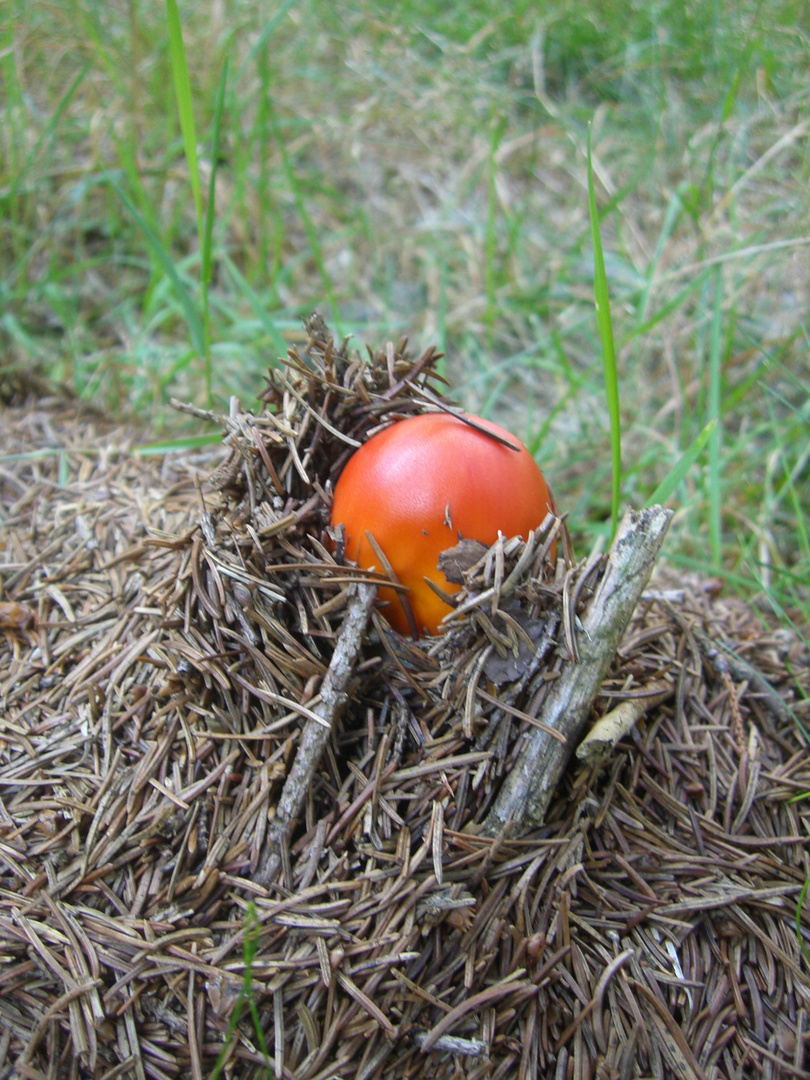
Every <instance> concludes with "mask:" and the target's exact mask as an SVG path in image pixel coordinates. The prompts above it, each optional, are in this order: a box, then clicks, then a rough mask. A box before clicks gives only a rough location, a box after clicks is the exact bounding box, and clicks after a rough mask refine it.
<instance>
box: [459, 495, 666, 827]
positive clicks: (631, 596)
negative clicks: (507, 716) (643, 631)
mask: <svg viewBox="0 0 810 1080" xmlns="http://www.w3.org/2000/svg"><path fill="white" fill-rule="evenodd" d="M671 518H672V511H671V510H666V509H665V508H664V507H662V506H652V507H649V508H648V509H646V510H640V511H635V510H628V511H627V513H626V514H625V515H624V518H623V519H622V521H621V523H620V525H619V528H618V531H617V533H616V536H615V538H614V540H613V544H612V545H611V548H610V551H609V553H608V558H607V564H606V566H605V573H604V576H603V578H602V581H601V582H600V584H599V587H598V589H597V591H596V593H595V595H594V596H593V598H592V600H591V602H590V604H589V606H588V609H587V611H586V612H585V614H584V615H583V616H582V630H581V632H580V635H579V639H578V645H579V653H580V657H579V660H578V661H573V660H570V661H569V660H566V661H564V662H563V664H562V667H561V670H560V675H559V678H558V679H557V680H556V681H555V683H554V685H553V687H552V689H551V690H550V692H549V694H548V696H547V697H546V699H545V701H544V703H543V707H542V709H541V712H540V715H539V717H538V719H539V720H541V721H543V723H544V724H547V725H549V726H550V727H551V728H553V729H554V730H555V731H557V732H559V733H561V734H563V735H564V736H565V742H564V743H561V742H560V741H559V740H558V739H556V738H554V737H553V736H552V735H550V734H549V733H548V732H547V731H543V730H541V729H539V728H538V729H535V730H533V731H531V732H530V734H529V735H528V736H527V739H526V743H525V744H524V746H523V748H522V750H521V751H520V754H519V755H518V759H517V762H516V764H515V767H514V768H513V769H512V771H511V772H510V774H509V775H508V777H507V778H506V780H505V782H504V785H503V787H502V788H501V790H500V792H499V793H498V796H497V798H496V799H495V802H494V804H493V806H492V808H491V810H490V812H489V814H488V815H487V818H486V820H485V821H484V823H483V825H482V826H481V828H480V832H481V833H482V834H483V835H484V836H501V835H504V834H505V833H509V834H510V835H521V834H522V833H525V832H529V831H530V830H531V829H533V828H536V827H538V826H539V825H541V824H542V822H543V819H544V817H545V813H546V810H547V809H548V805H549V803H550V801H551V798H552V796H553V795H554V791H555V789H556V787H557V785H558V783H559V781H560V778H561V777H562V774H563V771H564V770H565V767H566V765H567V764H568V760H569V758H570V757H571V755H572V754H573V752H574V750H575V749H576V746H577V743H578V742H579V741H580V739H581V738H582V735H583V734H584V730H585V727H586V725H587V722H588V718H589V716H590V713H591V708H592V706H593V702H594V700H595V698H596V695H597V694H598V692H599V687H600V686H601V684H602V680H603V679H604V677H605V675H606V673H607V670H608V667H609V666H610V663H611V661H612V660H613V658H614V656H615V655H616V650H617V648H618V645H619V642H620V641H621V638H622V635H623V634H624V632H625V630H626V629H627V625H628V623H629V622H630V618H631V616H632V614H633V611H634V610H635V608H636V605H637V604H638V601H639V599H640V597H641V593H642V591H643V589H644V587H645V586H646V584H647V582H648V581H649V579H650V574H651V573H652V569H653V566H654V565H655V560H656V558H657V556H658V553H659V551H660V550H661V545H662V544H663V542H664V537H665V536H666V533H667V529H668V527H669V522H670V520H671Z"/></svg>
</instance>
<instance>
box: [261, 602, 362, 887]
mask: <svg viewBox="0 0 810 1080" xmlns="http://www.w3.org/2000/svg"><path fill="white" fill-rule="evenodd" d="M349 588H350V589H351V590H352V591H353V593H354V595H353V596H352V597H351V599H350V600H349V605H348V611H347V613H346V618H345V619H344V621H343V625H342V626H341V628H340V632H339V634H338V637H337V641H336V643H335V651H334V653H333V654H332V661H331V663H330V664H329V669H328V671H327V672H326V675H325V676H324V680H323V684H322V686H321V693H320V698H321V700H320V702H319V704H318V705H317V707H316V708H315V709H314V710H313V711H314V712H316V713H317V716H318V718H319V719H317V718H314V717H313V718H312V719H310V720H307V722H306V724H305V725H304V729H303V731H302V732H301V738H300V741H299V743H298V750H297V752H296V755H295V761H294V762H293V766H292V769H291V770H290V773H289V775H288V777H287V779H286V780H285V782H284V788H283V790H282V792H281V797H280V798H279V802H278V807H277V809H276V814H275V817H274V818H273V821H272V823H271V825H270V827H269V828H268V830H267V840H266V847H265V849H264V851H263V852H262V857H261V859H260V861H259V866H258V868H257V870H256V873H255V875H254V878H253V880H254V881H255V882H256V883H257V884H258V885H269V884H270V882H271V881H275V879H276V878H277V877H278V873H279V870H280V869H281V865H282V861H283V855H284V852H285V851H286V849H287V845H288V844H289V840H290V834H291V833H292V829H293V825H294V824H295V821H296V818H297V817H298V816H299V814H300V812H301V807H302V806H303V805H304V800H305V799H306V796H307V792H308V791H309V788H310V785H311V784H312V780H313V778H314V776H315V770H316V769H317V768H318V763H319V762H320V760H321V755H322V754H323V751H324V749H325V748H326V744H327V742H328V741H329V738H330V737H331V735H332V731H333V728H334V725H335V723H336V722H337V720H338V718H339V717H340V714H341V713H342V712H343V709H344V708H345V706H346V703H347V701H348V693H347V688H348V684H349V680H350V679H351V677H352V673H353V672H354V669H355V666H356V664H357V660H358V657H359V655H360V650H361V648H362V645H363V640H364V638H365V635H366V627H367V626H368V620H369V617H370V615H371V609H372V607H373V605H374V598H375V596H376V595H377V589H376V586H374V585H367V584H365V583H364V582H358V583H357V584H356V585H353V586H349ZM286 884H287V887H288V888H289V887H290V886H291V885H292V882H290V881H288V882H286Z"/></svg>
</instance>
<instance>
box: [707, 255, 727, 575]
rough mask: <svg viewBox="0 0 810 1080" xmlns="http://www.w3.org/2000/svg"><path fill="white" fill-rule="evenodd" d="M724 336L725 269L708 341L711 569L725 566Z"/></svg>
mask: <svg viewBox="0 0 810 1080" xmlns="http://www.w3.org/2000/svg"><path fill="white" fill-rule="evenodd" d="M722 334H723V269H722V267H721V266H718V267H716V268H715V271H714V297H713V310H712V325H711V337H710V340H709V394H708V401H707V413H708V415H707V420H708V422H709V423H710V424H712V423H713V424H714V428H713V430H712V433H711V437H710V439H709V478H708V479H709V492H708V495H709V550H710V551H711V558H712V566H713V567H714V569H715V570H719V569H720V568H721V567H722V565H723V526H722V510H723V481H722V469H723V463H722V430H723V429H722V425H721V415H722V381H723V367H722V364H723V361H722V355H721V353H722Z"/></svg>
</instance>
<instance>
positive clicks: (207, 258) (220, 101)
mask: <svg viewBox="0 0 810 1080" xmlns="http://www.w3.org/2000/svg"><path fill="white" fill-rule="evenodd" d="M227 83H228V59H227V57H226V58H225V63H224V64H223V65H222V74H221V75H220V77H219V85H218V86H217V96H216V98H215V100H214V128H213V131H212V133H211V179H210V181H209V184H208V205H207V206H206V208H205V228H204V230H203V235H202V280H203V282H204V284H205V286H206V288H207V286H208V285H209V284H210V283H211V264H212V252H213V236H214V213H215V211H216V199H215V195H216V182H217V167H218V165H217V163H218V160H219V136H220V131H221V130H222V112H223V109H224V107H225V87H226V85H227Z"/></svg>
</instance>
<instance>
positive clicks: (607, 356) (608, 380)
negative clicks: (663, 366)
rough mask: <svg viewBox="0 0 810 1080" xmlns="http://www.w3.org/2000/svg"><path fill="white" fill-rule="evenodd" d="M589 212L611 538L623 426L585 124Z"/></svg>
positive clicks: (616, 510)
mask: <svg viewBox="0 0 810 1080" xmlns="http://www.w3.org/2000/svg"><path fill="white" fill-rule="evenodd" d="M588 209H589V212H590V218H591V243H592V245H593V270H594V303H595V305H596V322H597V325H598V327H599V339H600V341H601V343H602V364H603V368H604V374H605V396H606V399H607V406H608V414H609V416H610V454H611V468H612V477H611V479H612V483H611V499H610V518H611V534H615V532H616V529H617V528H618V525H619V505H620V502H621V489H622V422H621V413H620V411H619V376H618V372H617V370H616V349H615V346H614V344H613V320H612V318H611V314H610V293H609V292H608V282H607V273H606V272H605V257H604V255H603V253H602V236H601V232H600V229H599V210H598V209H597V206H596V192H595V190H594V182H593V158H592V156H591V125H590V123H589V124H588Z"/></svg>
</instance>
